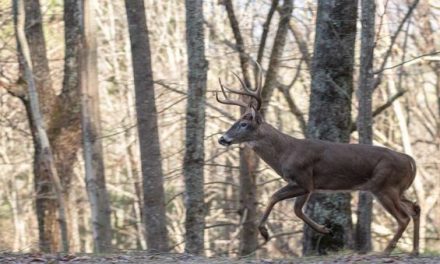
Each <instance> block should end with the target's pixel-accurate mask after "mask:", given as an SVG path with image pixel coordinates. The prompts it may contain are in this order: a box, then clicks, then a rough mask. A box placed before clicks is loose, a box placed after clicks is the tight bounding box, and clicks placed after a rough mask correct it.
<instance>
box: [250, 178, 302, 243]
mask: <svg viewBox="0 0 440 264" xmlns="http://www.w3.org/2000/svg"><path fill="white" fill-rule="evenodd" d="M306 193H307V191H306V190H305V189H303V188H301V187H300V186H298V185H296V184H292V183H289V184H288V185H286V186H284V187H283V188H281V189H279V190H278V191H276V192H275V193H274V194H273V195H272V197H271V198H270V201H269V204H268V205H267V207H266V210H265V211H264V214H263V217H262V218H261V220H260V224H259V225H258V230H259V231H260V234H261V235H262V236H263V238H264V240H265V241H268V240H269V232H268V231H267V228H266V227H265V224H266V221H267V218H268V217H269V215H270V212H271V211H272V209H273V207H274V206H275V204H276V203H278V202H280V201H283V200H286V199H289V198H294V197H297V196H301V195H304V194H306Z"/></svg>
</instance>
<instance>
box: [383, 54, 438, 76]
mask: <svg viewBox="0 0 440 264" xmlns="http://www.w3.org/2000/svg"><path fill="white" fill-rule="evenodd" d="M437 54H440V51H434V52H431V53H427V54H422V55H419V56H417V57H414V58H412V59H409V60H406V61H402V62H401V63H398V64H396V65H393V66H390V67H385V68H383V69H380V70H377V71H375V72H374V74H378V73H381V72H384V71H386V70H391V69H394V68H397V67H400V66H403V65H405V64H407V63H410V62H412V61H415V60H418V59H421V58H423V57H430V56H433V55H437Z"/></svg>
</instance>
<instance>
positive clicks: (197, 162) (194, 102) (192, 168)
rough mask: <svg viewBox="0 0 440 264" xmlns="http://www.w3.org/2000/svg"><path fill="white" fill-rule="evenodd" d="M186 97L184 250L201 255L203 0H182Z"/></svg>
mask: <svg viewBox="0 0 440 264" xmlns="http://www.w3.org/2000/svg"><path fill="white" fill-rule="evenodd" d="M185 6H186V44H187V53H188V55H187V56H188V100H187V106H186V138H185V156H184V162H183V174H184V178H185V205H186V214H185V229H186V233H185V251H186V252H188V253H191V254H203V253H204V252H203V251H204V238H203V237H204V233H205V231H204V229H205V213H206V210H205V203H204V199H203V198H204V190H203V184H204V174H203V162H204V156H205V155H204V134H205V94H206V78H207V70H208V62H207V61H206V58H205V43H204V32H203V31H204V28H203V1H202V0H185Z"/></svg>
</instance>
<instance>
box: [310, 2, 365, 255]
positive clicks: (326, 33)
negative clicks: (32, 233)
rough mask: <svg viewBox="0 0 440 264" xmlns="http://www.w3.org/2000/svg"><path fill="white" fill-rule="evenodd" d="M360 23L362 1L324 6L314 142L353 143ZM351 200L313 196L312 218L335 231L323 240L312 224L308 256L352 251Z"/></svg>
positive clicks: (315, 74) (315, 69) (313, 103)
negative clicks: (352, 119)
mask: <svg viewBox="0 0 440 264" xmlns="http://www.w3.org/2000/svg"><path fill="white" fill-rule="evenodd" d="M356 19H357V1H352V0H319V1H318V13H317V20H316V29H315V31H316V36H315V45H314V56H313V62H312V64H313V65H312V92H311V98H310V109H309V121H308V129H307V136H308V137H309V138H315V139H322V140H329V141H334V142H348V141H349V138H350V130H351V98H352V93H353V64H354V44H355V38H356ZM350 200H351V196H350V194H347V193H334V194H314V195H312V197H311V199H310V200H309V202H308V205H307V208H306V213H307V214H309V215H310V216H311V217H312V219H314V220H315V221H317V222H318V223H321V224H324V225H327V226H329V227H330V228H331V229H332V231H333V233H332V235H326V236H322V235H319V234H317V233H316V232H315V231H313V230H312V229H311V228H310V227H308V226H307V225H306V226H305V228H304V238H303V253H304V254H305V255H310V254H313V253H316V252H318V253H320V254H325V252H327V251H328V250H337V249H340V248H352V246H353V228H352V220H351V209H350Z"/></svg>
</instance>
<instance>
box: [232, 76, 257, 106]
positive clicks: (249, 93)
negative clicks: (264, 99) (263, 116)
mask: <svg viewBox="0 0 440 264" xmlns="http://www.w3.org/2000/svg"><path fill="white" fill-rule="evenodd" d="M232 74H234V76H235V77H237V79H238V81H239V82H240V84H241V87H242V88H243V90H245V92H241V91H237V90H232V89H229V88H227V87H226V88H227V89H228V90H229V91H231V92H234V93H237V94H241V95H247V96H250V97H252V98H254V99H255V100H257V103H258V106H257V110H258V109H260V106H261V95H260V94H259V92H258V87H257V89H255V90H252V89H251V88H249V87H247V86H246V84H245V83H244V82H243V80H242V79H241V78H240V77H239V76H238V75H237V74H236V73H234V72H233V73H232Z"/></svg>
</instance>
